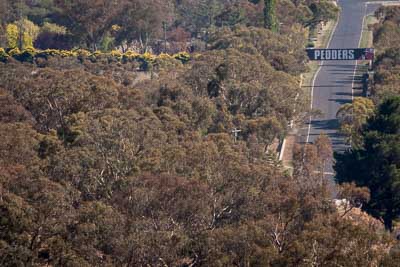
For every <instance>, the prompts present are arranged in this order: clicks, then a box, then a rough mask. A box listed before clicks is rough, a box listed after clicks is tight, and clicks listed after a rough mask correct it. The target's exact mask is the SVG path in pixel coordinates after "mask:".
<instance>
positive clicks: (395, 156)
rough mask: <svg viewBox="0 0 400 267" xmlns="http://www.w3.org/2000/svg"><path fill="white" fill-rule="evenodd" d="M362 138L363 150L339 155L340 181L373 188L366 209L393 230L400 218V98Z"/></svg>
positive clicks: (387, 104) (374, 119)
mask: <svg viewBox="0 0 400 267" xmlns="http://www.w3.org/2000/svg"><path fill="white" fill-rule="evenodd" d="M361 135H362V138H363V146H362V147H361V148H359V149H353V150H349V151H347V152H345V153H344V154H336V155H335V158H336V164H335V167H334V168H335V170H336V179H337V181H338V182H339V183H345V182H353V181H354V182H355V183H356V184H357V185H358V186H364V187H367V188H369V190H370V193H371V199H370V201H369V202H368V204H367V205H366V206H364V210H365V211H367V212H368V213H369V214H371V215H372V216H374V217H376V218H378V219H381V220H382V221H383V222H384V224H385V227H386V229H388V230H393V222H394V221H395V220H398V219H400V97H395V98H390V99H388V100H386V101H384V102H383V103H382V104H381V105H380V106H379V107H378V109H377V111H376V114H375V116H373V117H372V118H371V119H370V120H369V121H368V122H367V124H366V125H365V127H364V129H363V130H362V134H361Z"/></svg>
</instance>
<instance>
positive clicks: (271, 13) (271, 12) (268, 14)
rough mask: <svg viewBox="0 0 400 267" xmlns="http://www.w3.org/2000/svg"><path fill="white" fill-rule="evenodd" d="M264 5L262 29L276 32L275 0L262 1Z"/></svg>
mask: <svg viewBox="0 0 400 267" xmlns="http://www.w3.org/2000/svg"><path fill="white" fill-rule="evenodd" d="M264 3H265V6H264V27H265V28H267V29H270V30H271V31H273V32H277V31H278V22H277V18H276V0H264Z"/></svg>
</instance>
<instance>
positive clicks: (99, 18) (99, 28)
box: [0, 0, 338, 53]
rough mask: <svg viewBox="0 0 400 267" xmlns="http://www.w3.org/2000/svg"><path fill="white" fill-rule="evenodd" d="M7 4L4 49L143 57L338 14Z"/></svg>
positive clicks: (177, 5)
mask: <svg viewBox="0 0 400 267" xmlns="http://www.w3.org/2000/svg"><path fill="white" fill-rule="evenodd" d="M1 5H2V6H1V8H0V10H1V11H0V12H1V13H0V45H2V46H3V47H11V48H13V47H16V46H18V48H19V49H20V50H22V49H23V48H24V47H30V46H34V47H36V48H40V49H47V48H53V49H71V48H74V47H75V48H76V47H78V48H85V49H88V50H91V51H95V50H102V51H110V50H113V49H115V48H116V47H118V48H120V49H122V50H124V51H125V50H126V49H127V48H131V47H135V48H137V49H138V50H140V51H138V52H141V53H144V52H146V51H147V50H148V49H152V50H153V51H154V52H156V53H159V52H169V53H176V52H178V51H185V50H189V51H190V50H201V49H203V48H204V45H205V42H207V39H208V37H209V35H210V33H212V32H213V31H214V30H215V29H216V28H220V27H233V26H238V25H242V26H255V27H262V26H265V27H267V28H269V29H272V30H273V31H276V30H277V29H278V28H279V31H281V32H288V31H290V30H291V28H292V27H293V26H294V25H296V24H297V25H299V26H304V27H314V26H315V25H317V24H318V23H320V22H321V21H328V20H329V19H332V18H334V17H335V16H336V14H337V11H338V10H337V8H336V7H335V6H334V5H333V4H331V3H330V2H329V1H327V0H323V1H317V0H308V1H305V0H304V1H298V0H297V1H294V0H293V1H290V0H281V1H275V0H274V1H269V0H268V1H254V0H252V1H249V0H234V1H230V0H229V1H228V0H201V1H192V0H179V1H178V0H167V1H161V0H151V1H148V0H146V1H144V0H133V1H131V0H130V1H128V0H115V1H105V0H89V1H86V0H85V1H83V0H74V1H64V0H50V1H49V0H40V1H27V0H20V1H10V0H4V1H2V3H1ZM289 14H290V15H289ZM278 26H279V27H278Z"/></svg>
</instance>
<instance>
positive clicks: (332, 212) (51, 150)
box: [0, 0, 398, 267]
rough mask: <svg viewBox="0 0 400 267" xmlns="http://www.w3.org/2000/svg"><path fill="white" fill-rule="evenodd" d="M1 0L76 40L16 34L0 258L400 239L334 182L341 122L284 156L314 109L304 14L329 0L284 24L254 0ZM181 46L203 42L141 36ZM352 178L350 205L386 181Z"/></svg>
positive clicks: (1, 184) (38, 259)
mask: <svg viewBox="0 0 400 267" xmlns="http://www.w3.org/2000/svg"><path fill="white" fill-rule="evenodd" d="M0 4H1V5H4V8H7V9H8V10H9V11H10V12H7V15H6V16H2V14H3V13H1V12H3V10H1V9H0V14H1V16H0V18H1V25H2V27H3V26H7V25H18V23H20V22H21V21H23V20H29V21H30V22H31V23H32V24H34V25H36V26H37V27H38V28H39V34H38V35H37V36H36V37H37V38H36V40H34V42H33V44H34V45H36V46H38V48H42V47H43V48H49V47H50V48H68V49H69V48H75V49H73V50H72V51H59V50H51V49H50V50H47V51H39V52H38V51H36V52H37V53H36V54H35V55H34V56H33V52H32V51H33V49H32V48H25V50H24V51H20V53H17V48H13V47H9V48H6V49H5V50H4V49H0V56H2V58H0V136H1V138H2V141H1V142H0V266H46V265H48V266H182V267H183V266H293V267H294V266H296V267H297V266H304V267H306V266H332V267H333V266H377V265H378V266H379V265H382V264H386V263H388V262H393V260H394V259H396V257H398V253H397V252H396V249H395V248H396V247H395V246H394V245H393V243H394V240H393V239H392V238H391V237H390V236H388V235H387V234H386V233H384V232H383V231H381V228H380V225H379V224H378V225H376V224H370V223H369V222H368V221H367V222H366V221H363V220H360V221H357V222H356V223H355V222H354V220H351V219H349V218H348V217H346V216H345V214H344V213H342V212H341V210H340V209H341V208H340V207H339V208H338V207H337V206H336V204H335V202H334V201H333V200H332V186H333V185H332V183H331V181H330V180H328V179H327V177H326V175H325V174H324V171H323V170H324V169H325V168H324V167H325V165H326V164H327V162H328V159H329V157H330V154H331V153H332V148H331V145H330V141H329V139H328V138H327V136H325V135H321V136H320V137H319V138H318V140H317V141H316V142H315V144H314V145H311V144H309V145H306V146H297V147H296V148H295V151H294V152H295V153H294V162H293V167H294V170H293V172H292V173H289V171H287V170H285V169H283V167H282V166H281V163H280V162H279V161H278V159H277V155H276V150H277V149H276V145H277V143H278V141H279V139H282V138H283V137H284V136H285V134H286V132H287V130H288V122H289V121H290V120H292V119H295V118H298V117H302V116H303V113H304V112H307V111H308V110H305V109H304V108H303V107H305V106H308V105H306V104H305V102H303V101H304V99H305V97H304V95H303V91H302V89H301V88H299V75H300V73H302V72H304V71H306V69H307V67H306V55H305V53H304V46H305V43H306V37H307V36H306V33H307V32H308V30H307V29H306V28H305V27H306V25H308V24H310V22H312V20H314V19H315V17H317V16H320V15H318V14H319V13H316V12H315V11H318V10H319V11H318V12H322V11H321V9H324V8H326V7H327V4H326V3H325V1H317V0H304V1H303V0H300V1H299V0H293V1H290V0H281V1H276V4H277V5H276V10H277V12H276V15H277V20H278V21H279V22H280V23H282V24H280V27H279V31H277V32H273V31H271V30H268V29H265V28H264V27H263V21H264V17H263V8H264V1H255V0H253V1H247V0H234V1H232V0H229V1H228V0H220V1H216V0H201V1H193V0H180V1H159V0H152V1H148V0H146V1H143V0H134V1H127V0H117V1H101V0H93V1H92V0H91V1H81V0H76V1H75V0H74V1H62V0H54V1H51V0H42V1H18V5H17V4H16V1H8V0H7V1H0ZM314 5H316V6H318V8H312V7H313V6H314ZM331 7H332V6H329V8H331ZM331 11H332V10H331ZM326 12H328V13H329V14H330V11H326ZM322 13H323V14H325V13H324V12H322ZM328 17H329V16H325V17H324V18H322V17H321V16H320V17H319V19H318V20H324V19H328ZM312 23H313V22H312ZM32 24H31V25H32ZM14 28H15V27H14ZM4 29H5V28H4ZM17 30H18V26H17ZM8 37H12V36H11V35H8ZM17 38H18V34H17ZM32 41H33V40H32ZM50 41H51V42H50ZM17 42H18V40H17ZM78 48H87V49H88V48H89V49H91V50H95V49H101V50H104V52H107V51H108V50H113V51H109V52H108V53H100V52H98V51H97V52H96V51H92V52H93V53H89V52H88V51H85V50H83V49H78ZM114 49H115V50H114ZM176 49H179V50H180V51H181V50H188V51H191V52H194V53H192V54H191V55H190V56H189V55H188V54H187V53H178V54H177V56H174V57H172V56H169V55H166V54H159V55H157V56H154V55H152V54H149V53H145V54H143V55H138V54H136V53H135V52H133V51H132V50H135V51H137V52H145V51H152V52H153V53H155V54H158V53H159V52H161V51H164V50H165V51H166V52H171V51H174V53H175V52H178V51H179V50H178V51H176ZM116 50H123V51H124V52H125V53H121V51H116ZM6 51H7V53H6ZM199 51H200V52H201V53H195V52H199ZM9 54H11V55H9ZM366 106H368V107H369V105H366ZM357 110H358V109H357ZM360 113H362V112H360ZM354 119H358V117H357V118H354ZM362 119H364V117H362ZM362 119H361V120H362ZM389 121H390V120H389ZM360 123H361V122H360ZM360 128H362V127H360ZM356 130H357V131H361V130H362V129H359V128H357V129H356ZM393 142H394V141H393ZM383 159H384V158H383V157H382V160H383ZM340 194H341V195H342V196H345V197H346V198H347V197H348V198H349V199H350V200H351V201H350V202H349V205H351V206H352V207H350V208H348V207H347V206H346V211H345V213H346V214H349V210H352V209H353V208H354V209H356V208H358V207H359V206H360V205H359V204H360V203H362V204H363V203H365V202H367V201H368V200H369V198H371V201H372V200H373V199H374V196H375V195H374V194H375V192H374V191H372V190H371V197H370V195H369V192H368V190H367V189H365V188H362V189H360V188H356V187H355V186H354V184H346V185H343V187H341V189H340ZM371 203H372V202H371ZM391 248H392V249H391ZM389 250H390V253H389Z"/></svg>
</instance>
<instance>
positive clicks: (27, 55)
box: [13, 47, 36, 63]
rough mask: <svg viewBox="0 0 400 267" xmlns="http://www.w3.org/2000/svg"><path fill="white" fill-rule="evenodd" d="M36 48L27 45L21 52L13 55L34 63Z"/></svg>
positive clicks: (20, 59)
mask: <svg viewBox="0 0 400 267" xmlns="http://www.w3.org/2000/svg"><path fill="white" fill-rule="evenodd" d="M35 55H36V50H35V48H33V47H27V48H26V49H24V50H22V52H20V53H16V54H14V55H13V57H14V58H15V59H16V60H18V61H21V62H30V63H33V59H34V58H35Z"/></svg>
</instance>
